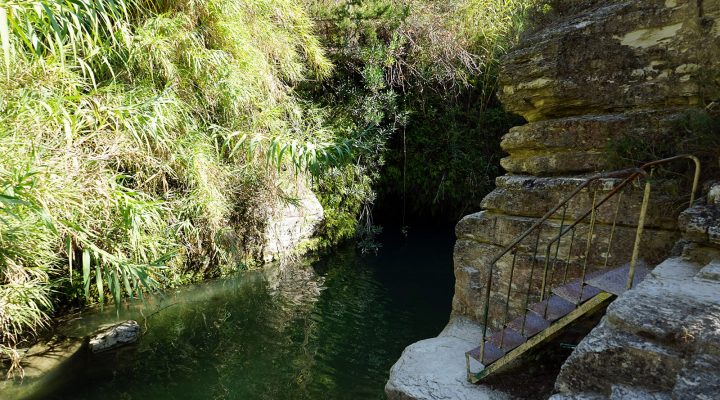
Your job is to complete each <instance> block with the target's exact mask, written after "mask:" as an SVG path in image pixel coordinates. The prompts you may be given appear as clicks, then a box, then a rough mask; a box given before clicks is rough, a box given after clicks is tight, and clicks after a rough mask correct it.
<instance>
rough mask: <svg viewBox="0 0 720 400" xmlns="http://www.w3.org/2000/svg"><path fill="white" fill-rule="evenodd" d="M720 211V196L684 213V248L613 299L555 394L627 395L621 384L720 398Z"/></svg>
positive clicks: (661, 394) (670, 394)
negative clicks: (716, 230) (719, 236)
mask: <svg viewBox="0 0 720 400" xmlns="http://www.w3.org/2000/svg"><path fill="white" fill-rule="evenodd" d="M718 189H720V185H716V186H714V187H711V189H710V193H711V194H712V193H713V192H714V191H716V190H718ZM719 215H720V204H717V202H716V200H715V198H714V196H708V201H707V202H704V203H700V204H696V205H695V206H694V207H692V208H690V209H688V210H686V211H684V212H683V213H682V214H681V217H680V228H681V229H682V231H683V240H682V241H681V242H680V245H681V246H680V247H682V250H683V251H682V254H680V255H678V256H676V257H672V258H669V259H667V260H666V261H664V262H663V263H662V264H660V265H659V266H658V267H657V268H656V269H655V270H654V271H653V272H652V273H651V274H650V276H649V277H648V278H646V279H645V281H643V282H642V283H641V284H640V285H638V286H637V287H636V288H634V289H633V290H630V291H628V292H626V293H625V294H623V295H622V296H620V297H619V298H618V299H617V300H616V301H615V302H613V303H612V304H611V305H610V307H608V310H607V315H606V317H605V318H604V320H603V322H602V323H601V324H600V325H599V326H598V327H596V328H595V329H594V330H593V331H592V332H591V333H590V334H589V335H588V336H587V337H586V338H585V339H584V340H583V341H582V342H581V343H580V344H579V345H578V347H577V348H576V349H575V351H574V352H573V353H572V355H571V356H570V358H568V360H567V361H566V362H565V364H564V365H563V367H562V370H561V373H560V375H559V377H558V379H557V382H556V384H555V387H556V390H558V391H559V392H560V393H559V394H558V395H556V396H554V397H553V399H555V400H560V399H581V398H586V397H588V396H592V397H595V398H603V399H608V398H610V399H614V398H621V397H618V396H617V395H616V392H618V390H620V389H618V388H619V387H624V388H629V389H627V390H631V391H632V392H637V393H652V394H653V396H655V397H654V398H663V399H665V398H666V399H670V398H674V399H717V398H720V254H719V253H718V250H720V243H718V242H717V241H715V240H714V238H713V237H712V236H711V235H708V234H707V233H708V231H710V230H712V228H713V227H715V226H717V225H718V224H720V218H718V216H719ZM637 398H644V397H637Z"/></svg>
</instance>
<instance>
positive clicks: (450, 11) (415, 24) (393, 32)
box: [307, 0, 534, 231]
mask: <svg viewBox="0 0 720 400" xmlns="http://www.w3.org/2000/svg"><path fill="white" fill-rule="evenodd" d="M532 4H534V2H531V1H519V0H459V1H449V2H434V1H422V0H366V1H357V0H345V1H332V2H330V1H322V0H315V1H310V5H311V8H310V9H311V10H312V15H313V16H314V17H315V18H316V20H318V21H319V27H318V32H319V34H320V36H321V38H322V41H323V42H322V43H323V44H325V47H326V48H327V49H328V56H329V57H330V58H331V60H332V61H333V63H334V64H335V70H334V73H333V74H332V76H331V77H330V78H329V79H327V80H326V81H325V82H324V84H323V85H311V86H310V87H309V88H308V89H307V90H308V91H309V92H310V93H311V97H312V98H314V99H315V100H316V102H318V103H320V104H325V105H326V106H327V107H332V113H333V115H334V116H335V118H338V119H344V120H349V121H352V122H353V123H354V128H355V130H357V129H362V130H363V131H364V137H363V142H365V143H371V144H372V146H371V147H370V151H368V152H367V154H366V156H365V158H364V159H363V160H362V161H361V162H360V163H359V164H361V165H363V166H365V167H366V168H367V171H363V172H362V175H366V176H367V175H368V174H367V172H370V175H369V176H370V177H371V182H374V181H378V180H379V182H378V184H377V185H376V186H375V188H376V192H377V193H378V195H379V196H380V201H379V203H380V204H379V207H380V208H381V209H384V210H381V211H384V213H385V214H392V215H398V216H399V215H402V220H403V223H404V220H405V214H413V215H415V216H418V215H423V214H432V216H434V217H437V218H440V219H442V220H448V219H449V220H456V219H457V218H459V217H460V216H461V215H463V214H464V213H466V212H468V211H469V210H470V209H472V208H477V207H478V205H479V201H480V199H481V198H482V197H483V196H484V194H486V193H487V192H488V191H489V190H490V189H491V188H492V185H493V182H494V178H495V176H496V175H497V174H498V173H499V163H498V161H499V154H498V153H499V151H498V148H499V146H498V142H499V138H500V136H501V135H502V134H503V133H505V132H507V130H508V129H509V127H511V126H512V125H515V124H518V123H519V122H520V121H519V118H518V117H515V116H513V115H508V114H507V113H505V112H504V111H503V110H502V108H501V107H500V105H499V104H498V101H497V99H496V97H495V93H496V91H497V70H498V63H499V58H500V56H501V55H502V54H504V53H505V52H506V51H507V49H508V47H509V46H510V45H511V44H512V43H513V42H514V41H515V40H516V39H517V35H518V33H519V31H520V28H521V27H522V23H523V16H524V15H525V14H526V11H528V9H529V8H530V7H531V5H532ZM378 173H379V174H378ZM367 190H368V189H367V187H366V186H362V185H359V190H358V193H359V194H362V193H365V192H367ZM373 199H374V198H373ZM437 218H436V219H437ZM348 220H349V219H348ZM363 222H364V223H366V224H367V223H368V222H369V221H363ZM388 222H398V223H399V222H401V221H400V219H399V218H398V219H397V221H388ZM361 228H362V227H361ZM361 231H363V229H361Z"/></svg>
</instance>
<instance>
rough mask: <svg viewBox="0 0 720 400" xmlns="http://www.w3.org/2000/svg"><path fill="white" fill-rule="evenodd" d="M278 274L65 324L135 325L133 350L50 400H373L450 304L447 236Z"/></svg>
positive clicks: (82, 329)
mask: <svg viewBox="0 0 720 400" xmlns="http://www.w3.org/2000/svg"><path fill="white" fill-rule="evenodd" d="M382 242H383V247H382V249H381V250H380V253H379V254H378V255H377V256H372V257H361V256H359V254H358V253H357V252H356V250H355V248H354V247H353V246H345V247H341V248H339V249H336V250H335V251H333V253H332V254H329V255H326V256H323V257H320V258H317V259H316V260H315V261H303V262H298V263H296V264H295V265H292V266H290V267H288V268H286V269H284V270H282V271H283V272H281V269H279V268H271V269H270V271H269V272H245V273H240V274H237V275H235V276H232V277H230V278H226V279H222V280H217V281H213V282H206V283H203V284H200V285H195V286H192V287H188V288H184V289H181V290H178V291H173V292H170V293H166V294H164V295H163V296H162V298H158V299H153V300H150V301H148V302H147V303H146V304H144V305H143V304H136V305H129V306H127V307H125V308H124V309H123V310H121V311H120V315H119V316H117V315H116V311H115V310H114V309H111V310H107V309H106V310H105V311H104V312H94V313H89V314H88V315H85V316H83V317H82V318H81V319H78V320H76V321H73V322H72V323H71V324H70V326H69V327H68V328H66V332H65V333H67V334H73V335H82V334H86V333H88V332H89V331H92V330H93V329H95V328H96V327H97V326H98V325H101V324H103V323H108V322H113V321H117V320H125V319H129V318H132V319H136V320H138V322H140V324H141V325H142V326H143V329H144V330H146V331H145V333H144V335H143V337H142V339H141V341H140V342H139V343H138V344H137V345H136V346H133V347H131V348H128V349H125V350H122V351H119V352H113V353H108V354H103V355H100V356H92V357H87V358H86V359H84V360H82V361H81V362H79V363H78V364H77V365H75V366H74V367H73V368H72V370H71V371H68V373H67V377H66V380H65V382H64V383H63V384H61V385H60V387H58V388H56V389H54V390H53V394H51V395H50V396H49V397H47V398H49V399H87V400H96V399H97V400H100V399H133V400H137V399H382V398H384V394H383V387H384V385H385V382H386V380H387V377H388V371H389V369H390V367H391V366H392V364H393V363H394V362H395V361H396V360H397V358H398V357H399V356H400V353H401V352H402V350H403V349H404V348H405V346H407V345H409V344H410V343H412V342H414V341H417V340H420V339H424V338H428V337H432V336H435V335H437V334H438V333H439V332H440V330H442V328H443V327H444V325H445V324H446V323H447V319H448V316H449V313H450V303H451V298H452V283H453V279H452V245H453V235H452V231H450V230H443V231H438V230H434V231H431V230H426V231H411V232H410V235H409V236H408V237H407V238H403V237H401V235H399V234H398V235H396V236H393V235H384V236H383V237H382Z"/></svg>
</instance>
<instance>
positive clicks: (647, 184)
mask: <svg viewBox="0 0 720 400" xmlns="http://www.w3.org/2000/svg"><path fill="white" fill-rule="evenodd" d="M651 175H652V174H651ZM650 190H651V183H650V180H649V179H648V180H647V181H646V182H645V193H644V194H643V202H642V206H641V208H640V218H639V219H638V226H637V232H636V233H635V244H634V245H633V252H632V257H631V258H630V272H629V273H628V280H627V284H626V288H627V289H630V288H632V284H633V280H634V279H635V266H636V265H637V260H638V255H639V254H640V241H641V240H642V235H643V231H644V230H645V217H646V215H647V209H648V203H650Z"/></svg>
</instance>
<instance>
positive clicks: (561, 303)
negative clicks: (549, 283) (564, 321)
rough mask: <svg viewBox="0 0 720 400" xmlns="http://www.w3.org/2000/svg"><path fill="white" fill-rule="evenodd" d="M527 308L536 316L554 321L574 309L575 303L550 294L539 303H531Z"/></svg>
mask: <svg viewBox="0 0 720 400" xmlns="http://www.w3.org/2000/svg"><path fill="white" fill-rule="evenodd" d="M548 302H549V304H548ZM546 305H547V313H546ZM528 309H529V310H530V311H532V312H534V313H535V314H537V315H538V316H540V317H542V318H544V319H546V320H548V321H550V322H554V321H556V320H558V319H560V318H562V317H564V316H566V315H567V314H569V313H570V312H571V311H572V310H574V309H575V304H573V303H571V302H569V301H567V300H565V299H563V298H562V297H560V296H556V295H552V296H550V297H549V298H547V299H545V300H543V301H541V302H539V303H535V304H531V305H530V306H529V307H528Z"/></svg>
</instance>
